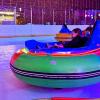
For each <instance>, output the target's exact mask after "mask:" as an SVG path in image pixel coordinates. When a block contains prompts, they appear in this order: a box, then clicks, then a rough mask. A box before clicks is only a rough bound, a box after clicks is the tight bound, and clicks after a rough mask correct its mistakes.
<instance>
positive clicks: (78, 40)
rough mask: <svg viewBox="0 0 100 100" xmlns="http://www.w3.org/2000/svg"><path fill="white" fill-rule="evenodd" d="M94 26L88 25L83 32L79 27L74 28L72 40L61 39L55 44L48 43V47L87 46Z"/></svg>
mask: <svg viewBox="0 0 100 100" xmlns="http://www.w3.org/2000/svg"><path fill="white" fill-rule="evenodd" d="M91 33H92V27H88V28H87V29H86V30H84V31H83V32H82V31H81V30H80V29H79V28H75V29H73V30H72V40H71V41H64V42H63V41H60V42H59V44H57V43H55V44H54V45H53V46H52V45H50V44H47V47H48V48H78V47H83V46H85V45H86V44H87V43H88V41H89V40H90V38H91Z"/></svg>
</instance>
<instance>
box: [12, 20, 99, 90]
mask: <svg viewBox="0 0 100 100" xmlns="http://www.w3.org/2000/svg"><path fill="white" fill-rule="evenodd" d="M51 44H53V42H51ZM37 45H38V46H39V47H42V48H40V49H37ZM25 46H26V48H24V49H20V50H19V51H17V52H16V53H15V54H14V55H13V56H12V58H11V61H10V66H11V69H12V71H13V72H14V74H15V75H16V77H18V78H19V79H21V80H23V81H24V82H26V83H29V84H32V85H36V86H41V87H49V88H75V87H82V86H87V85H91V84H95V83H98V82H100V21H97V22H96V26H95V28H94V31H93V34H92V38H91V41H90V43H89V44H88V45H87V46H84V47H80V48H60V49H58V48H52V49H47V48H45V46H46V43H42V42H37V41H35V40H28V41H26V42H25Z"/></svg>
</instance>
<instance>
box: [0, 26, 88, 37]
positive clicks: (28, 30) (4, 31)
mask: <svg viewBox="0 0 100 100" xmlns="http://www.w3.org/2000/svg"><path fill="white" fill-rule="evenodd" d="M88 26H89V25H68V28H69V29H70V30H73V29H74V28H80V29H82V30H84V29H86V27H88ZM61 28H62V25H0V36H22V35H23V36H25V35H26V36H27V35H41V34H44V35H46V34H57V33H59V31H60V30H61Z"/></svg>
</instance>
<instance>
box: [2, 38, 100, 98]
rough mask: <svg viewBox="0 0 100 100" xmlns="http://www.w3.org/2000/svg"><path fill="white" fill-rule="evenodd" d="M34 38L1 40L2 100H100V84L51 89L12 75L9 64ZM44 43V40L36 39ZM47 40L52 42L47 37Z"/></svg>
mask: <svg viewBox="0 0 100 100" xmlns="http://www.w3.org/2000/svg"><path fill="white" fill-rule="evenodd" d="M27 39H33V38H15V39H14V38H13V39H11V38H10V39H7V38H6V39H0V100H33V99H37V98H51V97H81V98H82V97H85V98H100V83H97V84H94V85H91V86H87V87H82V88H74V89H49V88H42V87H37V86H32V85H28V84H25V83H24V82H22V81H21V80H19V79H17V78H16V77H15V76H14V74H13V73H12V71H11V69H10V66H9V62H10V59H11V56H12V55H13V53H14V52H15V51H17V50H18V49H20V48H23V47H24V41H25V40H27ZM36 39H37V40H40V41H44V39H43V38H41V39H40V38H36ZM45 40H50V41H51V40H52V41H53V38H52V39H49V38H47V37H46V39H45Z"/></svg>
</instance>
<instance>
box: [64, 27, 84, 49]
mask: <svg viewBox="0 0 100 100" xmlns="http://www.w3.org/2000/svg"><path fill="white" fill-rule="evenodd" d="M72 37H73V39H72V41H69V42H67V43H65V44H64V47H65V48H78V47H82V46H84V45H85V41H84V39H83V38H82V37H81V30H80V29H79V28H76V29H73V30H72Z"/></svg>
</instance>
